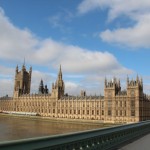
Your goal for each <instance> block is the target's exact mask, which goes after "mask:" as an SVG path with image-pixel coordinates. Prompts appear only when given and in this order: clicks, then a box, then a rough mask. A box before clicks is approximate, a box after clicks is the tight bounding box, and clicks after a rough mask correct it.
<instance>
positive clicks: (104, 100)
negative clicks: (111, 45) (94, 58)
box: [0, 64, 150, 123]
mask: <svg viewBox="0 0 150 150" xmlns="http://www.w3.org/2000/svg"><path fill="white" fill-rule="evenodd" d="M31 75H32V68H30V69H29V71H27V69H26V67H25V64H23V65H22V68H21V70H19V68H18V66H17V67H16V70H15V81H14V93H13V97H12V98H9V99H8V98H4V97H3V98H1V99H0V112H1V113H16V114H24V115H25V114H28V115H32V114H35V115H39V116H42V117H49V118H55V119H60V120H61V119H63V120H86V121H93V120H97V121H99V122H104V123H131V122H139V121H144V120H149V119H150V99H149V97H148V96H147V95H146V94H144V93H143V81H142V78H141V79H139V77H138V76H137V77H136V79H135V80H133V79H132V80H129V78H128V77H127V81H126V90H123V91H122V90H121V85H120V80H117V79H116V78H114V79H113V80H112V81H107V79H105V81H104V96H87V95H86V91H81V94H80V96H72V95H71V96H70V95H68V94H64V93H65V83H64V81H63V75H62V70H61V67H60V69H59V72H58V77H57V79H56V82H55V83H52V90H51V91H49V90H48V88H47V86H46V85H44V84H43V81H42V80H41V82H40V85H39V92H38V93H37V94H30V86H31Z"/></svg>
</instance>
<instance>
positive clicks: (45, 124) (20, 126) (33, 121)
mask: <svg viewBox="0 0 150 150" xmlns="http://www.w3.org/2000/svg"><path fill="white" fill-rule="evenodd" d="M103 127H104V125H103V124H95V123H75V122H71V123H70V122H64V121H52V120H50V119H42V118H36V117H23V116H17V117H16V116H11V115H2V114H0V142H2V141H10V140H18V139H25V138H32V137H42V136H48V135H56V134H63V133H69V132H77V131H84V130H90V129H97V128H103Z"/></svg>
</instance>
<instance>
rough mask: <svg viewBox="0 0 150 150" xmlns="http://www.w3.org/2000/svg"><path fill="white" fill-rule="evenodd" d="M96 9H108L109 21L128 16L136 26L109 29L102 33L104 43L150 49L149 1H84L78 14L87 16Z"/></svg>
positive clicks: (79, 7)
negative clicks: (86, 14)
mask: <svg viewBox="0 0 150 150" xmlns="http://www.w3.org/2000/svg"><path fill="white" fill-rule="evenodd" d="M94 9H101V10H102V9H108V21H109V22H110V21H112V20H114V19H117V18H119V17H123V16H127V17H128V18H129V19H131V20H132V21H135V24H134V25H132V26H130V27H127V28H116V29H113V30H110V29H107V30H105V31H103V32H101V33H100V37H101V39H102V40H103V41H106V42H109V43H116V44H119V45H125V46H129V47H133V48H139V47H144V48H149V47H150V42H149V40H148V39H149V38H150V30H149V26H150V1H149V0H142V1H137V0H125V1H121V0H109V1H107V0H83V1H82V3H81V4H80V5H79V6H78V12H79V13H80V14H85V13H87V12H89V11H92V10H94Z"/></svg>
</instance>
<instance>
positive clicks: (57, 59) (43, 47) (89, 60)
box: [0, 10, 132, 91]
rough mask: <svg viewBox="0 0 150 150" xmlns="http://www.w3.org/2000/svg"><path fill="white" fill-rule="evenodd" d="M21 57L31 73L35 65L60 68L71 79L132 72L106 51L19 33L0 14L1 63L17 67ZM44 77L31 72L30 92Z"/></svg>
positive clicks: (23, 30) (46, 77)
mask: <svg viewBox="0 0 150 150" xmlns="http://www.w3.org/2000/svg"><path fill="white" fill-rule="evenodd" d="M24 57H25V58H26V61H27V63H28V64H32V65H33V70H35V69H34V65H40V66H41V67H43V66H44V67H45V66H47V67H49V68H52V69H53V70H54V69H56V68H57V70H58V66H59V65H60V64H62V69H63V71H64V72H65V73H69V74H70V75H72V74H76V75H81V76H82V75H84V76H88V75H90V74H92V75H98V76H99V75H106V74H117V75H118V74H124V73H126V74H130V73H132V70H130V69H128V68H126V67H124V66H122V65H121V64H120V63H119V62H118V61H117V59H116V58H115V56H113V55H112V54H111V53H109V52H107V51H106V52H100V51H98V50H95V51H91V50H88V49H83V48H80V47H78V46H74V45H66V44H64V43H61V42H57V41H54V40H52V39H50V38H49V39H40V38H38V37H37V36H35V35H34V34H33V33H32V32H31V31H29V30H28V29H19V28H18V27H16V26H15V25H13V24H12V23H11V21H10V20H9V19H8V18H7V17H6V16H5V14H4V12H3V11H2V10H0V59H1V60H3V62H7V64H8V62H10V61H11V63H14V64H17V63H22V62H23V59H24ZM1 66H3V65H1ZM3 69H4V68H3ZM5 70H6V72H7V73H10V72H12V69H11V71H10V70H7V69H6V68H5ZM2 74H3V73H2V72H1V75H2ZM43 74H44V73H41V71H40V72H38V71H33V75H32V80H33V83H32V87H33V89H35V86H37V85H39V80H40V79H41V78H45V79H46V81H48V80H50V79H51V77H49V74H47V75H46V76H43ZM42 76H43V77H42ZM46 81H45V82H46ZM53 81H54V80H53ZM2 85H3V82H2ZM72 87H73V86H72ZM33 91H34V90H33Z"/></svg>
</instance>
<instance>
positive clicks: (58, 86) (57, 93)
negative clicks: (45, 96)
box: [52, 65, 65, 99]
mask: <svg viewBox="0 0 150 150" xmlns="http://www.w3.org/2000/svg"><path fill="white" fill-rule="evenodd" d="M64 90H65V85H64V81H63V79H62V70H61V65H60V68H59V72H58V77H57V80H56V82H55V85H54V84H52V96H53V97H56V98H58V99H60V98H61V97H62V96H64Z"/></svg>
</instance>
